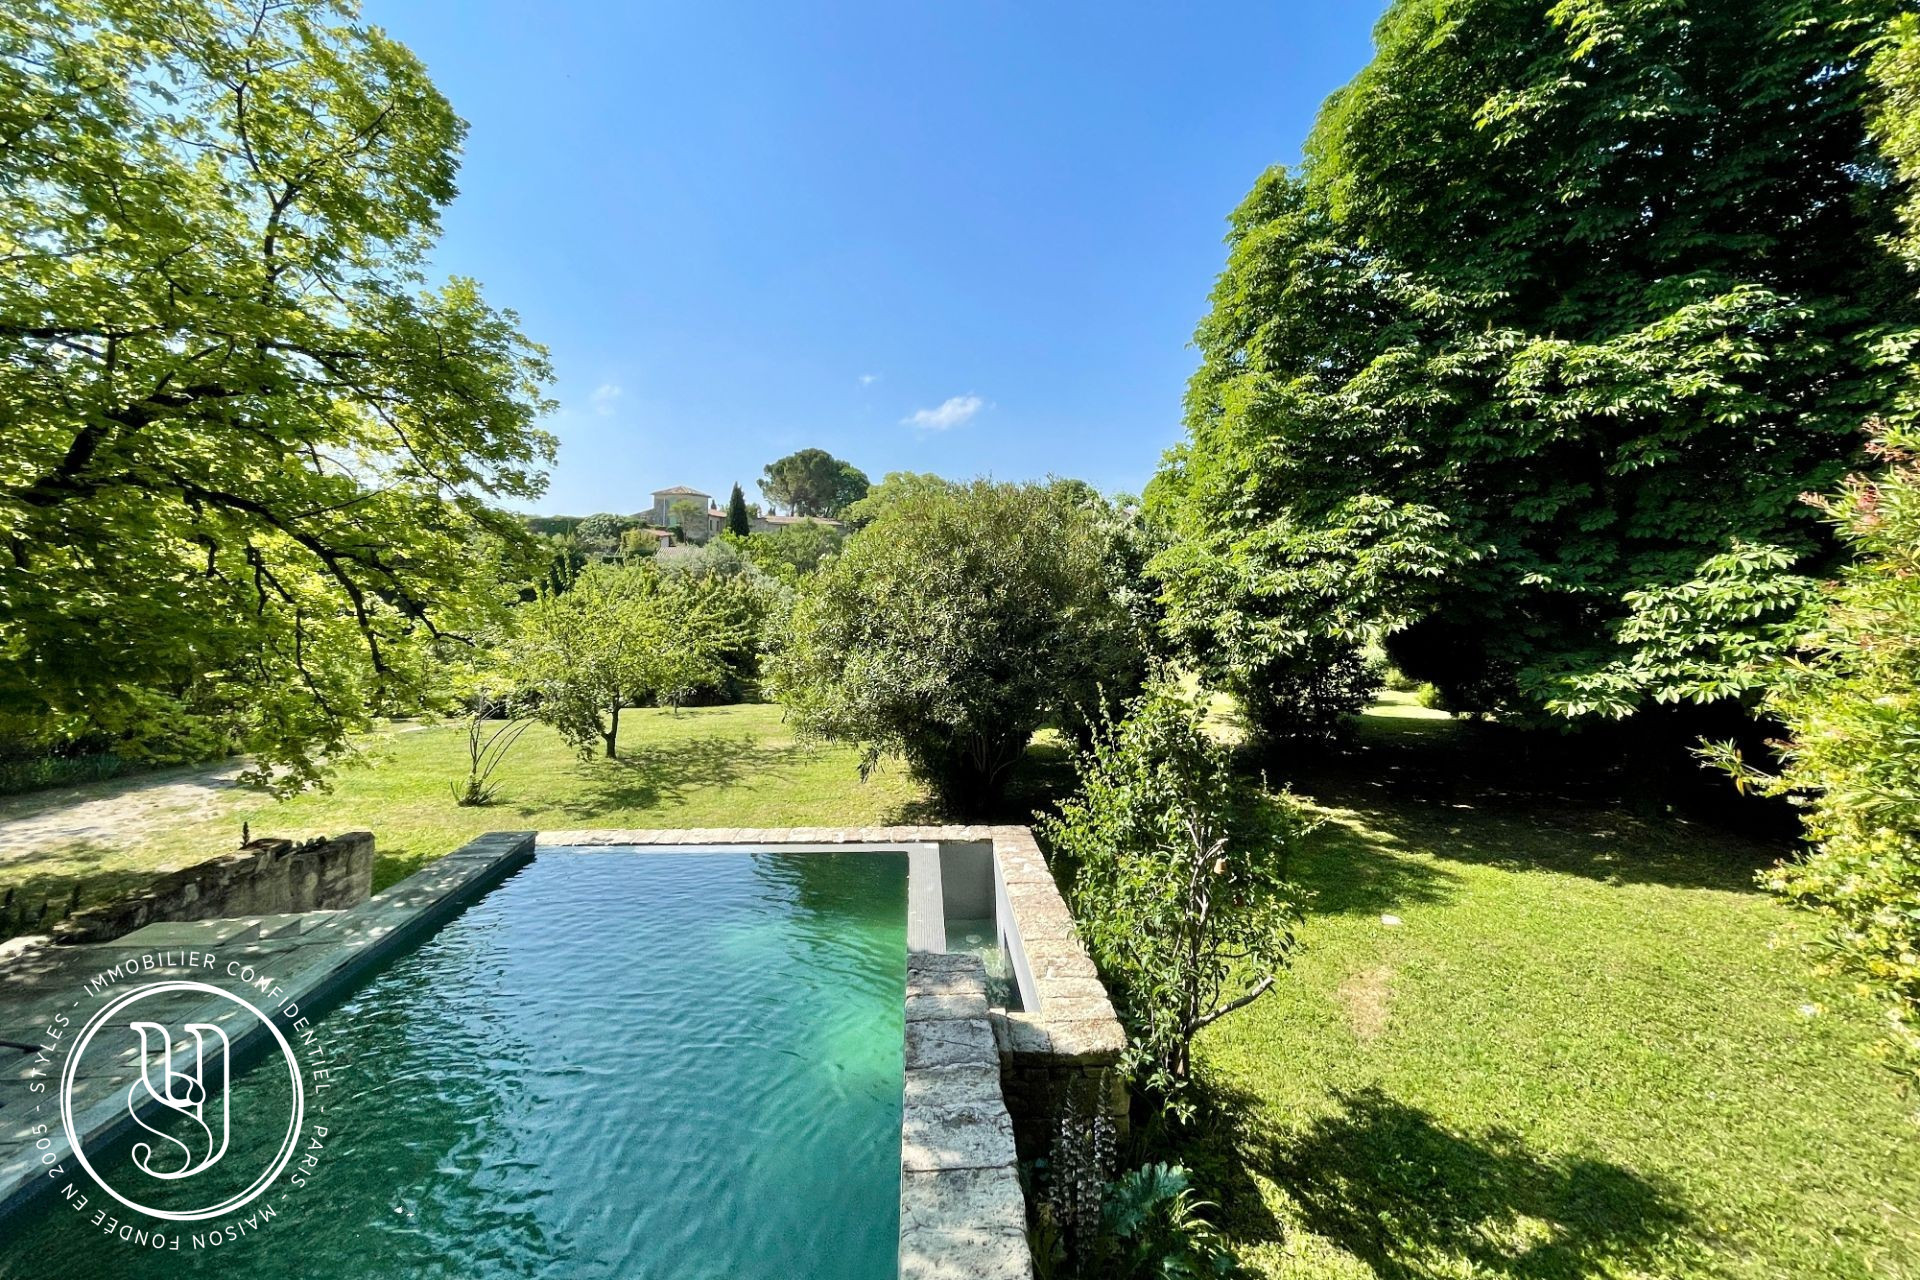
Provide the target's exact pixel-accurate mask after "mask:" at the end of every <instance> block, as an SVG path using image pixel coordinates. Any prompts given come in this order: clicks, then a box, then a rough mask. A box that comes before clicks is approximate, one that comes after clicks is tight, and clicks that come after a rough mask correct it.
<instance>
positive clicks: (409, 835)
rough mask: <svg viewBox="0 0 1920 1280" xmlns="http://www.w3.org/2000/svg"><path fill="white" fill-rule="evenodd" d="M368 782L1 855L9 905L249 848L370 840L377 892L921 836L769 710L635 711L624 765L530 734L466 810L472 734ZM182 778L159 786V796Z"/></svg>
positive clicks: (258, 797)
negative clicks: (465, 861)
mask: <svg viewBox="0 0 1920 1280" xmlns="http://www.w3.org/2000/svg"><path fill="white" fill-rule="evenodd" d="M373 750H374V751H375V753H376V754H375V758H374V763H373V764H372V765H371V766H362V767H355V768H350V769H345V770H343V771H342V772H341V773H340V774H339V776H338V778H337V779H336V781H335V785H334V788H333V790H332V791H330V792H316V793H312V794H308V795H302V796H298V797H295V798H294V799H291V800H287V801H284V802H276V801H274V800H273V799H271V798H270V797H267V796H265V795H262V794H260V793H257V792H246V791H239V790H231V791H228V792H225V793H223V794H222V796H221V797H220V799H219V800H218V801H217V802H215V803H213V804H211V805H209V806H207V808H208V809H209V810H210V811H207V812H198V813H194V814H191V815H188V816H186V817H184V818H182V819H178V820H166V819H164V818H163V819H161V820H159V821H155V820H153V819H151V818H148V819H144V820H142V821H141V822H140V823H138V824H137V829H135V830H133V831H132V834H131V835H130V836H128V837H122V838H119V839H114V840H110V841H109V840H103V839H98V838H92V839H83V840H60V841H54V842H49V843H47V844H45V845H44V846H41V847H37V848H35V849H34V850H33V851H32V852H30V853H28V854H25V855H19V854H15V855H0V889H4V888H5V887H13V888H15V889H16V892H17V896H18V898H19V899H20V900H22V901H25V902H30V903H35V904H37V903H39V902H40V901H43V900H46V899H49V898H51V899H53V900H54V901H55V902H56V903H62V904H63V903H64V901H65V898H66V895H67V894H68V893H69V892H70V890H71V887H72V885H73V884H74V883H76V882H79V883H81V884H82V887H83V890H82V891H83V894H84V899H85V901H89V902H91V901H94V900H96V899H97V898H98V897H100V896H103V895H105V894H108V893H111V892H113V891H116V890H119V889H122V888H125V887H127V886H129V885H131V884H133V883H136V882H138V881H140V880H142V879H144V878H145V877H148V876H150V875H151V874H152V873H153V871H155V870H156V869H158V868H160V867H166V866H176V865H185V864H187V863H191V862H194V861H198V860H199V859H201V858H206V857H210V856H212V855H214V854H218V853H223V852H226V851H228V850H231V849H233V848H234V847H236V846H237V845H238V844H239V843H240V827H241V823H243V822H244V823H247V824H249V825H250V827H251V829H252V833H253V834H254V835H255V836H289V837H295V838H304V837H307V836H311V835H319V834H324V833H332V832H339V831H347V830H352V829H356V828H365V829H368V830H371V831H372V832H373V833H374V840H375V849H376V861H375V865H374V887H375V888H376V889H378V888H383V887H385V886H386V885H389V884H391V883H393V882H394V881H396V880H398V879H400V878H402V877H403V876H406V875H408V874H409V873H411V872H412V871H414V870H416V869H417V868H418V867H419V866H420V865H421V864H422V863H424V862H427V861H429V860H431V859H433V858H437V857H439V856H441V855H442V854H445V853H448V852H450V851H451V850H453V849H455V848H457V847H458V846H459V845H460V844H462V843H463V842H465V841H466V840H468V839H471V838H472V837H473V836H476V835H478V834H480V833H481V832H483V831H497V830H503V829H540V828H558V827H784V826H863V825H872V824H878V823H887V822H896V821H916V822H917V821H921V820H923V819H924V818H925V817H926V816H927V813H926V808H925V801H924V798H923V796H922V793H921V791H920V790H919V788H918V787H916V786H915V785H914V784H913V783H912V782H911V781H910V780H909V779H907V778H906V776H905V775H904V774H903V773H902V772H901V771H899V770H897V769H886V770H882V771H881V772H879V773H876V774H875V775H874V776H873V778H872V779H871V780H870V781H868V782H866V783H862V782H861V781H860V780H859V777H858V771H857V757H856V753H855V752H853V751H851V750H842V749H813V748H808V747H803V746H801V745H799V744H797V743H796V742H795V741H794V740H793V736H792V734H791V733H789V732H788V730H787V728H786V726H785V725H784V724H783V723H782V720H781V712H780V708H778V707H774V706H766V705H759V706H739V707H700V708H690V709H688V710H685V711H682V712H681V713H680V714H679V715H678V716H674V715H672V714H670V713H668V712H665V711H630V712H628V713H626V714H625V715H624V716H622V717H621V722H620V752H621V758H620V759H618V760H603V759H594V760H590V761H585V762H583V761H581V760H580V759H579V757H578V756H577V755H575V754H574V752H573V751H572V750H571V749H570V748H568V747H567V745H566V744H565V743H563V742H562V741H561V740H560V738H559V737H558V736H557V735H556V734H554V733H553V732H552V731H551V730H548V729H546V728H544V727H542V726H538V725H536V726H534V727H532V728H531V729H529V730H528V731H527V733H526V734H525V736H524V737H522V738H521V739H520V741H519V743H518V744H517V745H516V746H515V747H514V749H513V752H512V754H511V755H510V756H508V758H507V761H506V763H505V764H503V765H502V766H501V767H500V769H499V770H498V772H496V774H495V775H494V777H495V780H496V781H498V782H499V783H500V784H501V785H500V794H499V798H498V800H497V801H496V802H495V803H494V804H492V805H489V806H486V807H484V808H461V807H460V806H458V805H456V804H455V803H454V802H453V798H452V795H451V791H450V788H451V786H452V784H453V783H455V782H456V781H458V780H460V779H462V778H464V777H465V776H466V769H467V759H466V731H465V730H464V728H461V727H459V726H457V725H442V726H435V727H432V728H426V729H420V730H416V731H411V732H401V733H394V734H390V735H385V736H383V737H381V738H380V739H378V740H377V742H376V743H375V744H374V747H373ZM177 776H179V773H178V771H175V772H173V773H169V774H166V775H160V776H159V778H158V780H159V781H167V780H170V779H172V778H174V777H177ZM154 780H155V779H154V778H151V777H150V778H148V779H138V778H134V779H120V780H116V781H114V782H107V783H95V784H91V785H89V786H86V787H82V788H75V789H72V790H68V791H62V792H59V793H57V796H58V798H60V799H64V800H74V799H79V800H88V799H99V798H102V797H108V796H113V795H116V794H124V793H125V792H127V791H128V790H130V789H132V788H135V787H138V786H140V785H141V784H142V783H143V782H151V781H154ZM54 798H55V797H54V796H50V795H47V794H42V795H39V796H32V795H28V796H17V797H12V798H9V799H8V800H6V801H3V802H0V821H6V820H8V819H17V818H26V817H31V816H33V815H34V814H35V813H36V812H39V811H42V810H44V809H45V808H46V807H47V806H48V804H49V802H50V800H52V799H54Z"/></svg>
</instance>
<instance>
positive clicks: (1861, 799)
mask: <svg viewBox="0 0 1920 1280" xmlns="http://www.w3.org/2000/svg"><path fill="white" fill-rule="evenodd" d="M1879 450H1880V453H1881V456H1882V457H1883V458H1884V459H1885V460H1886V463H1887V465H1886V469H1885V470H1884V471H1883V472H1882V473H1881V474H1879V475H1878V476H1875V477H1872V478H1868V477H1864V476H1861V477H1855V478H1854V479H1852V480H1850V481H1849V482H1848V483H1847V485H1846V486H1845V487H1844V488H1843V489H1842V490H1841V492H1840V496H1839V497H1838V498H1837V499H1834V500H1832V501H1828V502H1825V503H1824V504H1823V506H1824V509H1825V510H1826V511H1827V512H1828V513H1829V514H1830V515H1831V516H1832V518H1833V519H1834V520H1835V521H1836V522H1837V524H1838V525H1839V527H1840V530H1841V534H1842V536H1843V537H1844V538H1845V539H1846V541H1847V542H1848V543H1849V545H1851V546H1852V547H1854V548H1855V549H1856V550H1857V551H1858V552H1859V555H1860V558H1859V559H1858V560H1857V561H1855V562H1854V563H1853V564H1852V565H1850V566H1849V567H1848V568H1847V569H1846V570H1845V571H1844V573H1843V575H1842V577H1841V580H1840V582H1839V583H1838V584H1837V585H1836V586H1835V587H1834V588H1833V590H1832V591H1831V593H1830V594H1829V595H1828V596H1827V597H1826V599H1825V600H1824V601H1823V602H1822V604H1821V606H1820V607H1819V608H1818V609H1817V610H1816V611H1815V613H1814V615H1813V625H1814V630H1813V632H1812V633H1811V634H1810V635H1809V636H1807V637H1806V639H1805V642H1804V647H1803V648H1802V650H1801V652H1800V653H1799V654H1798V655H1797V656H1796V658H1795V659H1794V660H1793V661H1791V662H1788V663H1786V664H1783V665H1782V666H1781V667H1779V668H1776V669H1775V670H1774V671H1773V672H1772V676H1773V680H1774V683H1773V685H1772V687H1771V688H1769V690H1768V691H1767V698H1766V706H1767V709H1768V710H1769V711H1771V712H1772V713H1773V714H1775V715H1776V716H1778V717H1779V718H1780V719H1781V720H1782V721H1783V722H1785V724H1786V725H1787V727H1788V730H1789V731H1790V733H1791V735H1792V737H1791V739H1790V740H1789V741H1788V742H1787V743H1786V744H1785V746H1784V756H1785V764H1784V768H1783V769H1782V771H1781V772H1780V773H1779V774H1778V775H1777V776H1768V775H1766V774H1763V773H1760V772H1758V771H1756V770H1753V769H1751V768H1745V767H1743V766H1741V764H1740V762H1739V760H1738V759H1737V757H1734V756H1733V755H1732V753H1731V752H1730V751H1728V750H1727V749H1725V748H1722V749H1721V751H1720V753H1719V754H1720V755H1721V758H1722V759H1723V760H1725V761H1727V762H1728V763H1730V764H1731V765H1733V766H1734V768H1735V769H1736V772H1737V773H1738V775H1739V776H1741V777H1742V778H1744V779H1745V780H1747V781H1748V782H1750V783H1753V784H1755V785H1757V786H1758V787H1760V788H1761V789H1762V790H1764V791H1768V792H1771V793H1774V794H1783V793H1797V794H1799V795H1800V796H1801V797H1802V799H1803V803H1804V806H1805V807H1804V809H1803V813H1804V815H1805V820H1806V828H1807V835H1808V836H1809V837H1810V838H1811V839H1812V840H1813V841H1814V845H1815V848H1814V850H1813V852H1811V853H1810V854H1808V855H1807V856H1806V857H1804V858H1802V859H1800V860H1798V861H1794V862H1788V863H1784V864H1782V865H1780V866H1778V867H1776V868H1774V869H1773V870H1772V871H1771V872H1769V873H1768V874H1767V876H1766V879H1767V881H1768V883H1769V884H1770V885H1771V887H1772V888H1774V889H1775V890H1776V891H1778V892H1780V893H1783V894H1785V895H1786V896H1787V897H1789V898H1791V899H1793V900H1794V901H1796V902H1798V903H1800V904H1801V905H1803V906H1806V907H1808V908H1811V909H1813V910H1815V911H1817V912H1819V913H1820V914H1821V915H1823V916H1824V917H1825V918H1826V921H1827V924H1828V928H1827V930H1826V932H1825V935H1824V938H1823V952H1824V956H1825V967H1826V968H1827V969H1828V970H1829V971H1831V972H1834V973H1838V974H1840V975H1842V976H1844V977H1847V978H1849V979H1851V980H1852V981H1853V982H1854V983H1855V984H1857V990H1858V991H1859V993H1860V994H1861V995H1862V996H1864V997H1866V998H1868V999H1870V1000H1873V1001H1876V1002H1878V1003H1879V1004H1881V1005H1882V1006H1883V1007H1884V1008H1885V1011H1886V1019H1887V1030H1888V1040H1887V1044H1886V1047H1887V1050H1888V1054H1889V1060H1890V1061H1891V1063H1892V1064H1893V1065H1894V1066H1895V1067H1896V1068H1897V1069H1899V1070H1900V1071H1902V1072H1903V1073H1905V1074H1906V1075H1908V1076H1909V1077H1912V1078H1914V1079H1916V1080H1920V438H1917V437H1915V436H1914V435H1911V434H1909V435H1904V436H1902V435H1891V436H1888V437H1887V438H1885V439H1883V440H1882V441H1881V443H1880V445H1879Z"/></svg>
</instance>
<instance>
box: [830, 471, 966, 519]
mask: <svg viewBox="0 0 1920 1280" xmlns="http://www.w3.org/2000/svg"><path fill="white" fill-rule="evenodd" d="M960 487H962V486H960V485H957V484H955V483H954V482H953V481H951V480H944V479H942V478H941V477H939V476H937V475H934V474H933V473H932V472H931V471H889V472H887V474H886V475H885V476H883V477H882V478H881V480H880V483H879V484H876V485H874V486H873V487H871V488H870V489H868V490H867V492H866V496H864V497H862V498H861V499H860V500H859V501H858V502H853V503H849V504H848V505H847V508H846V510H844V511H842V512H841V513H840V514H841V516H842V518H844V519H845V520H846V521H847V523H848V524H851V525H852V526H853V527H854V528H856V529H858V528H862V527H864V526H866V525H869V524H872V523H873V522H874V521H875V520H877V519H879V518H880V513H881V512H883V511H885V510H886V509H887V508H888V507H890V506H892V505H893V504H894V503H896V502H899V501H901V500H902V499H904V498H911V497H916V496H919V495H923V494H929V493H950V492H952V491H953V490H955V489H958V488H960Z"/></svg>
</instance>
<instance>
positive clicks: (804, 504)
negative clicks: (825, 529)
mask: <svg viewBox="0 0 1920 1280" xmlns="http://www.w3.org/2000/svg"><path fill="white" fill-rule="evenodd" d="M868 487H869V482H868V480H867V476H866V473H865V472H864V471H861V470H860V469H859V468H858V467H856V466H854V465H853V464H852V463H850V462H842V461H841V460H840V459H838V458H836V457H834V456H833V455H832V454H830V453H828V452H827V451H826V450H825V449H802V450H800V451H799V452H798V453H790V454H788V455H787V456H786V457H784V458H781V459H780V460H779V461H777V462H770V463H768V464H767V466H766V469H765V470H764V471H763V472H762V473H761V477H760V492H761V493H762V494H763V495H764V496H765V497H766V499H767V501H768V502H770V503H772V504H773V505H774V506H775V507H776V508H778V507H785V508H786V510H787V514H788V515H792V516H837V515H839V514H840V513H841V512H842V511H844V510H846V508H847V506H848V504H849V503H853V502H858V501H859V500H860V499H861V498H864V497H866V496H867V489H868Z"/></svg>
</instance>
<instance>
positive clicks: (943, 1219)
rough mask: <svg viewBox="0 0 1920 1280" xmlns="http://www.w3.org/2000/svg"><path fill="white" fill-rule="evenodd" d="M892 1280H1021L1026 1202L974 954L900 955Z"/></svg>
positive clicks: (1028, 1259)
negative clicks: (903, 976)
mask: <svg viewBox="0 0 1920 1280" xmlns="http://www.w3.org/2000/svg"><path fill="white" fill-rule="evenodd" d="M899 1274H900V1280H961V1278H962V1277H964V1280H1030V1278H1031V1277H1032V1275H1033V1257H1032V1254H1031V1252H1030V1251H1029V1250H1028V1247H1027V1200H1026V1193H1025V1192H1024V1191H1023V1190H1022V1189H1021V1186H1020V1173H1019V1169H1018V1157H1016V1156H1015V1154H1014V1145H1013V1121H1012V1119H1011V1118H1010V1117H1009V1116H1008V1115H1007V1107H1006V1103H1005V1101H1004V1100H1003V1099H1002V1097H1001V1094H1000V1052H999V1049H998V1047H997V1046H996V1044H995V1041H994V1034H993V1027H992V1025H991V1024H990V1023H989V1022H988V1021H987V970H986V966H985V965H984V964H983V963H981V961H980V958H979V957H978V956H972V955H956V954H951V953H938V952H917V953H914V954H910V955H909V956H908V957H907V1018H906V1089H905V1099H904V1103H903V1105H902V1107H901V1112H900V1271H899Z"/></svg>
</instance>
